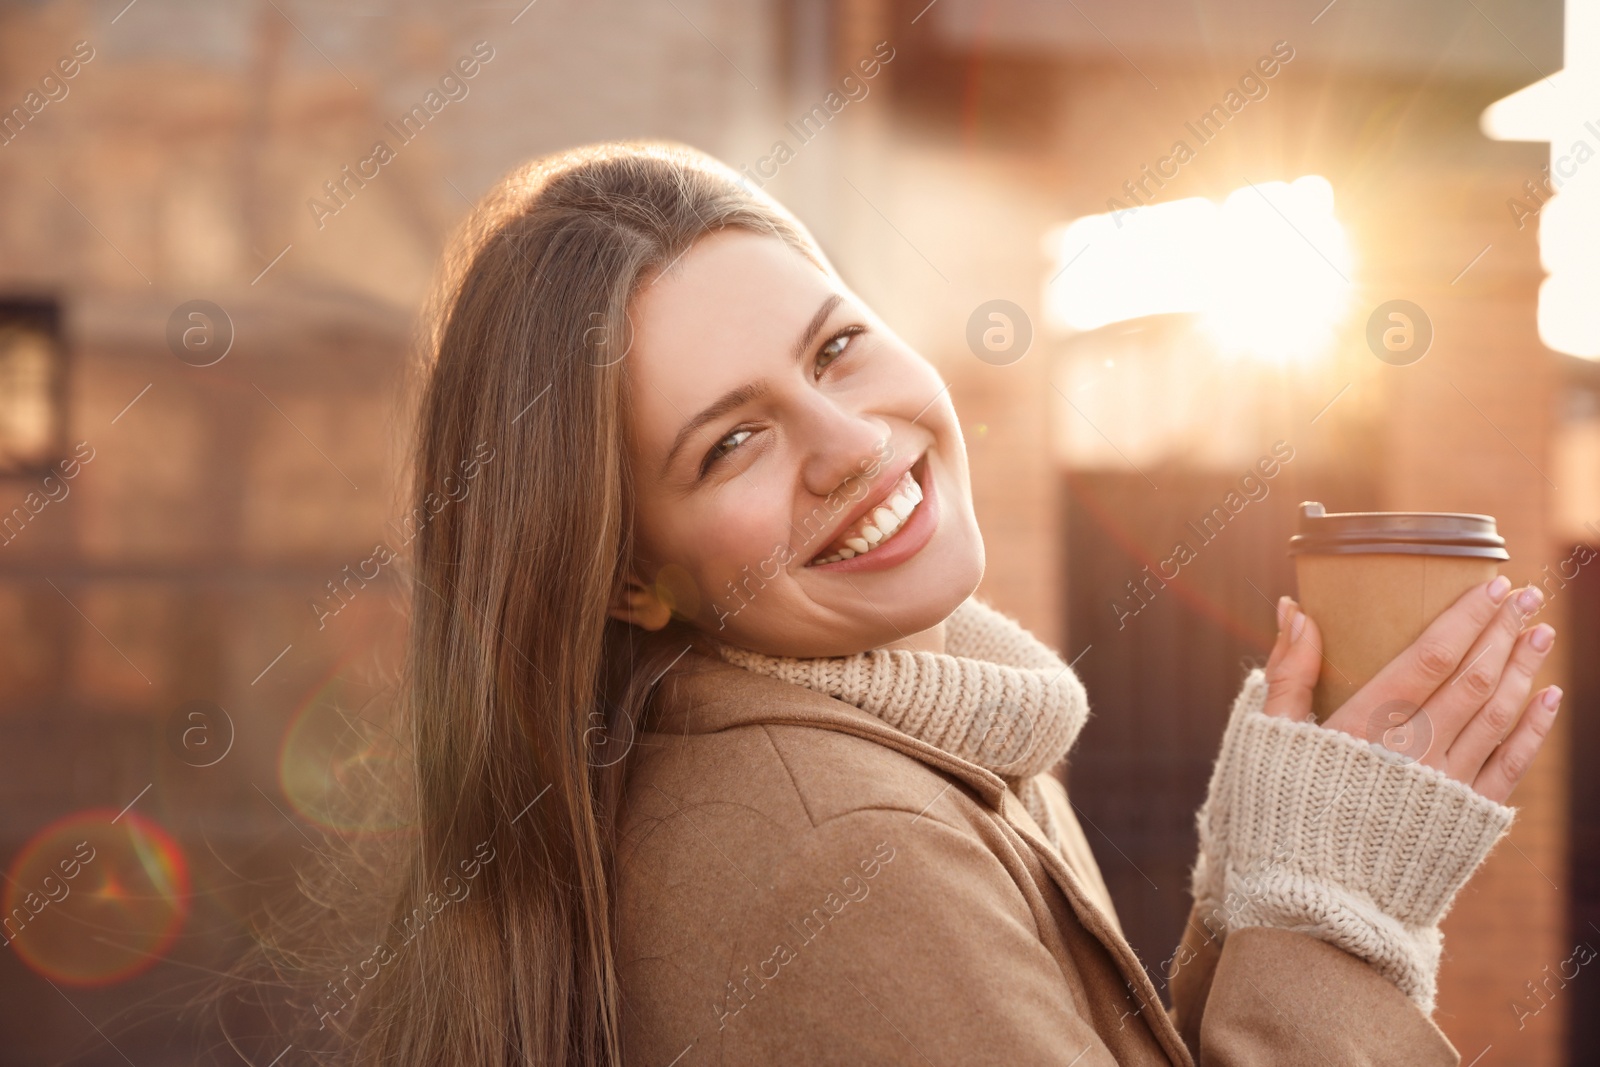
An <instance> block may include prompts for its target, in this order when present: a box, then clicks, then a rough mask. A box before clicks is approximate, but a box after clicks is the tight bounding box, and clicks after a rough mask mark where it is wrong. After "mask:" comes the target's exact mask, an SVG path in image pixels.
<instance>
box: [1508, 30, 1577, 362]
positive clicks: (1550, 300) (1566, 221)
mask: <svg viewBox="0 0 1600 1067" xmlns="http://www.w3.org/2000/svg"><path fill="white" fill-rule="evenodd" d="M1596 100H1600V0H1567V22H1566V35H1565V67H1564V68H1563V69H1562V70H1558V71H1555V72H1553V73H1551V74H1550V75H1549V76H1547V77H1544V78H1541V79H1539V80H1538V81H1536V82H1534V83H1533V84H1532V85H1529V86H1528V87H1527V88H1525V89H1520V90H1518V91H1517V92H1515V93H1512V94H1511V95H1510V96H1508V97H1506V98H1505V99H1503V100H1498V101H1496V102H1495V103H1493V104H1491V105H1489V107H1488V108H1486V109H1485V110H1484V112H1483V117H1482V120H1481V122H1480V125H1481V126H1482V128H1483V132H1484V133H1485V134H1486V135H1488V136H1489V137H1493V138H1495V139H1497V140H1501V141H1548V142H1550V165H1549V166H1548V167H1547V168H1546V170H1545V173H1544V174H1543V175H1542V176H1540V177H1539V178H1538V179H1537V180H1530V181H1528V182H1527V183H1525V185H1524V186H1523V188H1522V189H1521V190H1519V193H1520V195H1519V196H1516V197H1511V198H1510V199H1508V200H1507V202H1506V206H1507V208H1508V210H1509V211H1510V213H1511V216H1512V218H1514V219H1516V220H1517V224H1518V227H1519V228H1521V227H1523V226H1525V225H1526V224H1527V222H1528V221H1529V220H1530V219H1532V218H1534V217H1535V216H1537V219H1538V225H1539V258H1540V261H1541V263H1542V265H1543V266H1544V269H1545V271H1546V272H1547V273H1548V274H1549V277H1548V278H1546V279H1545V280H1544V282H1543V283H1542V284H1541V285H1540V286H1539V339H1540V340H1541V341H1543V342H1544V343H1545V344H1546V345H1548V346H1549V347H1550V348H1553V349H1555V350H1556V351H1557V352H1565V353H1567V354H1568V355H1573V356H1582V357H1584V358H1585V359H1600V305H1597V304H1596V302H1595V294H1596V293H1597V292H1600V163H1596V162H1594V158H1595V156H1596V155H1600V126H1597V125H1596V119H1600V110H1596V108H1595V102H1596Z"/></svg>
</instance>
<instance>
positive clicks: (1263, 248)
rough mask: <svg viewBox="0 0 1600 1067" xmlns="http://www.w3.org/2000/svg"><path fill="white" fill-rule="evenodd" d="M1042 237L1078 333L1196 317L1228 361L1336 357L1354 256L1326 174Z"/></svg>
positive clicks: (1062, 321) (1081, 224)
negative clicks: (1155, 318) (1150, 319)
mask: <svg viewBox="0 0 1600 1067" xmlns="http://www.w3.org/2000/svg"><path fill="white" fill-rule="evenodd" d="M1045 240H1046V247H1047V250H1048V251H1049V253H1050V254H1051V255H1052V256H1053V257H1054V258H1055V263H1056V265H1055V266H1054V267H1053V268H1052V270H1051V277H1052V278H1054V279H1055V280H1054V281H1053V282H1049V283H1047V284H1046V286H1045V296H1044V306H1045V309H1046V314H1047V315H1048V316H1049V318H1050V320H1051V321H1052V322H1053V323H1055V324H1056V325H1058V326H1066V327H1068V328H1070V329H1073V330H1094V329H1098V328H1100V327H1101V326H1105V325H1108V324H1110V323H1113V322H1122V321H1125V320H1128V319H1135V318H1141V317H1143V316H1146V315H1160V314H1170V313H1184V312H1187V313H1192V314H1196V315H1198V316H1199V322H1200V325H1201V326H1202V328H1204V329H1205V330H1206V331H1207V332H1208V333H1209V334H1210V335H1211V336H1212V337H1213V338H1214V339H1215V340H1216V342H1217V345H1218V350H1219V351H1220V352H1221V353H1223V354H1224V355H1225V356H1235V355H1247V356H1252V357H1255V358H1258V359H1263V360H1267V361H1271V362H1276V363H1286V362H1289V361H1295V360H1307V359H1310V358H1313V357H1315V356H1317V355H1319V354H1321V353H1323V352H1325V351H1327V350H1328V349H1329V348H1330V347H1331V346H1332V344H1333V342H1334V340H1335V339H1336V337H1337V328H1338V326H1339V324H1340V323H1341V322H1342V321H1343V319H1344V317H1345V315H1346V314H1347V313H1348V311H1349V309H1350V304H1351V297H1352V292H1353V286H1352V283H1351V274H1352V271H1353V258H1354V257H1353V255H1352V251H1351V246H1350V241H1349V239H1348V237H1347V235H1346V233H1345V230H1344V227H1343V225H1341V224H1340V222H1339V220H1338V219H1337V218H1336V217H1335V216H1334V212H1333V187H1332V186H1331V185H1330V184H1329V183H1328V181H1327V179H1326V178H1323V177H1321V176H1319V175H1314V174H1311V175H1305V176H1303V177H1300V178H1296V179H1295V180H1294V181H1293V182H1287V183H1286V182H1261V183H1258V184H1254V185H1245V186H1243V187H1241V188H1239V189H1236V190H1234V191H1233V192H1232V193H1230V194H1229V195H1228V197H1227V199H1226V200H1224V201H1223V202H1222V203H1221V204H1220V205H1219V204H1217V203H1216V202H1215V201H1212V200H1207V199H1205V198H1203V197H1191V198H1188V199H1185V200H1175V201H1171V202H1169V203H1165V204H1155V205H1151V206H1148V207H1142V208H1137V209H1133V210H1129V211H1120V212H1116V213H1113V214H1104V215H1087V216H1084V217H1082V218H1079V219H1076V220H1074V221H1073V222H1072V223H1070V224H1068V225H1066V226H1063V227H1058V228H1056V229H1054V230H1051V231H1050V232H1049V233H1048V234H1047V235H1046V239H1045ZM1058 275H1059V276H1058Z"/></svg>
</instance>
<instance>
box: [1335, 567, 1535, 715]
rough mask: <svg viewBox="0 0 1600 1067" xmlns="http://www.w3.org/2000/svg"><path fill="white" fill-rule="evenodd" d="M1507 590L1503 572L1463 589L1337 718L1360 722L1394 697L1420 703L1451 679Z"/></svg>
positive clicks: (1355, 696) (1412, 703) (1392, 700)
mask: <svg viewBox="0 0 1600 1067" xmlns="http://www.w3.org/2000/svg"><path fill="white" fill-rule="evenodd" d="M1510 592H1511V580H1510V579H1509V578H1506V577H1505V576H1504V575H1502V576H1500V577H1498V578H1495V579H1494V580H1493V581H1490V582H1484V583H1483V584H1481V585H1475V586H1473V587H1472V588H1471V589H1468V590H1467V591H1466V592H1465V593H1462V594H1461V596H1460V597H1459V598H1457V600H1456V602H1455V603H1454V604H1451V605H1450V606H1449V607H1448V608H1445V609H1444V611H1443V612H1441V613H1440V615H1439V617H1438V618H1436V619H1434V620H1433V622H1431V623H1429V624H1428V628H1427V629H1425V630H1423V631H1422V636H1421V637H1418V638H1417V639H1416V640H1415V641H1413V642H1412V643H1411V644H1410V645H1409V646H1407V648H1406V649H1405V651H1403V652H1401V653H1400V655H1398V656H1396V657H1395V658H1394V659H1393V660H1392V661H1391V662H1389V663H1388V664H1387V665H1386V666H1385V667H1384V668H1383V669H1382V670H1381V671H1379V672H1378V674H1377V676H1376V677H1374V678H1373V679H1372V680H1371V681H1370V682H1368V683H1367V684H1366V685H1364V686H1362V687H1361V689H1360V690H1358V691H1357V692H1356V694H1355V695H1354V696H1353V697H1351V698H1350V700H1349V701H1348V702H1346V703H1345V705H1344V706H1343V707H1341V708H1340V709H1339V712H1338V715H1339V717H1340V718H1341V720H1344V719H1348V720H1350V721H1351V722H1362V723H1364V722H1365V721H1366V719H1367V717H1368V716H1369V715H1370V714H1371V713H1372V712H1373V711H1374V709H1376V708H1378V707H1379V706H1381V705H1387V704H1390V703H1396V702H1403V703H1404V704H1408V705H1410V706H1411V707H1413V708H1420V707H1421V706H1422V705H1423V703H1424V702H1425V701H1426V700H1427V699H1428V698H1429V697H1430V696H1432V695H1433V691H1434V690H1435V689H1438V688H1439V687H1440V686H1441V685H1443V684H1445V683H1446V682H1448V681H1449V680H1450V676H1451V675H1452V674H1454V673H1455V671H1456V668H1457V667H1459V666H1460V665H1461V663H1462V661H1463V660H1464V659H1465V658H1466V652H1467V650H1468V649H1469V648H1471V647H1472V645H1473V643H1474V642H1475V641H1476V640H1477V639H1478V637H1479V635H1480V634H1482V633H1483V630H1484V628H1485V627H1486V626H1488V625H1489V623H1490V622H1491V621H1492V620H1493V619H1494V617H1495V614H1496V612H1498V611H1499V609H1500V605H1501V603H1502V602H1503V601H1504V600H1505V599H1506V595H1507V594H1508V593H1510ZM1396 706H1399V704H1398V703H1397V704H1396ZM1329 724H1330V725H1332V723H1331V719H1330V723H1329Z"/></svg>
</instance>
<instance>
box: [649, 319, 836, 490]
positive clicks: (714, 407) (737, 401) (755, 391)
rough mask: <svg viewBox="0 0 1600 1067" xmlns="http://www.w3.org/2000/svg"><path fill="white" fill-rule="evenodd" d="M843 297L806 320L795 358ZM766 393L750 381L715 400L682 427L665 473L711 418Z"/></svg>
mask: <svg viewBox="0 0 1600 1067" xmlns="http://www.w3.org/2000/svg"><path fill="white" fill-rule="evenodd" d="M843 299H844V297H842V296H841V295H839V294H838V293H833V294H831V295H830V296H829V297H828V298H827V299H826V300H824V301H823V302H822V306H821V307H819V308H817V313H816V314H815V315H812V316H811V321H810V322H808V323H806V326H805V329H803V330H801V331H800V336H799V337H798V338H796V339H795V343H794V350H793V352H792V353H791V357H792V358H793V359H794V361H795V362H797V363H798V362H799V361H800V360H801V359H802V358H803V357H804V356H805V354H806V352H807V350H809V349H810V347H811V343H812V342H813V341H815V340H816V338H817V334H818V333H820V332H821V331H822V327H823V324H824V323H826V322H827V321H828V316H829V315H831V314H833V309H834V308H836V307H838V306H839V302H840V301H841V300H843ZM766 393H767V387H766V386H765V385H763V384H759V383H750V384H746V385H741V386H739V387H737V388H735V389H730V390H728V391H727V392H726V393H723V394H722V395H721V396H719V397H718V398H717V399H716V400H714V401H712V402H711V404H710V405H709V406H708V407H707V408H706V409H705V410H704V411H702V412H700V414H698V415H696V416H695V417H694V418H692V419H690V420H689V421H688V422H687V423H685V424H684V427H683V429H681V430H679V431H678V436H677V437H675V438H673V439H672V447H671V448H669V449H667V458H666V459H664V460H662V462H661V473H662V475H663V476H664V475H665V474H666V472H667V469H668V468H670V467H671V466H672V461H673V460H674V459H675V458H677V455H678V453H679V451H681V450H682V448H683V446H684V444H685V443H686V442H687V441H688V440H689V438H690V436H691V435H692V434H694V433H695V432H696V431H698V430H699V429H700V428H701V427H702V426H704V425H705V424H706V423H708V422H715V421H716V420H718V419H720V418H722V417H723V416H724V415H726V414H728V412H730V411H735V410H737V409H738V408H741V407H743V406H744V405H745V404H748V403H750V402H752V401H754V400H759V399H761V398H762V397H763V396H765V395H766Z"/></svg>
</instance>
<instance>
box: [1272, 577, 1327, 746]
mask: <svg viewBox="0 0 1600 1067" xmlns="http://www.w3.org/2000/svg"><path fill="white" fill-rule="evenodd" d="M1321 667H1322V634H1321V632H1320V631H1319V630H1318V629H1317V624H1316V623H1315V622H1313V621H1312V620H1311V616H1309V615H1307V614H1306V613H1305V612H1303V611H1301V610H1300V606H1299V605H1298V604H1296V603H1295V602H1294V601H1293V600H1291V599H1289V598H1288V597H1283V598H1282V599H1280V600H1279V601H1278V640H1277V643H1276V644H1274V645H1273V646H1272V654H1271V655H1270V656H1269V657H1267V670H1266V674H1267V699H1266V702H1265V703H1264V705H1263V706H1262V709H1261V710H1262V711H1263V712H1265V713H1266V714H1268V715H1276V716H1279V717H1282V718H1286V719H1294V720H1296V721H1299V722H1304V721H1305V720H1307V719H1310V718H1311V690H1312V689H1313V688H1314V687H1315V686H1316V684H1317V674H1318V672H1319V671H1320V670H1321Z"/></svg>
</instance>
